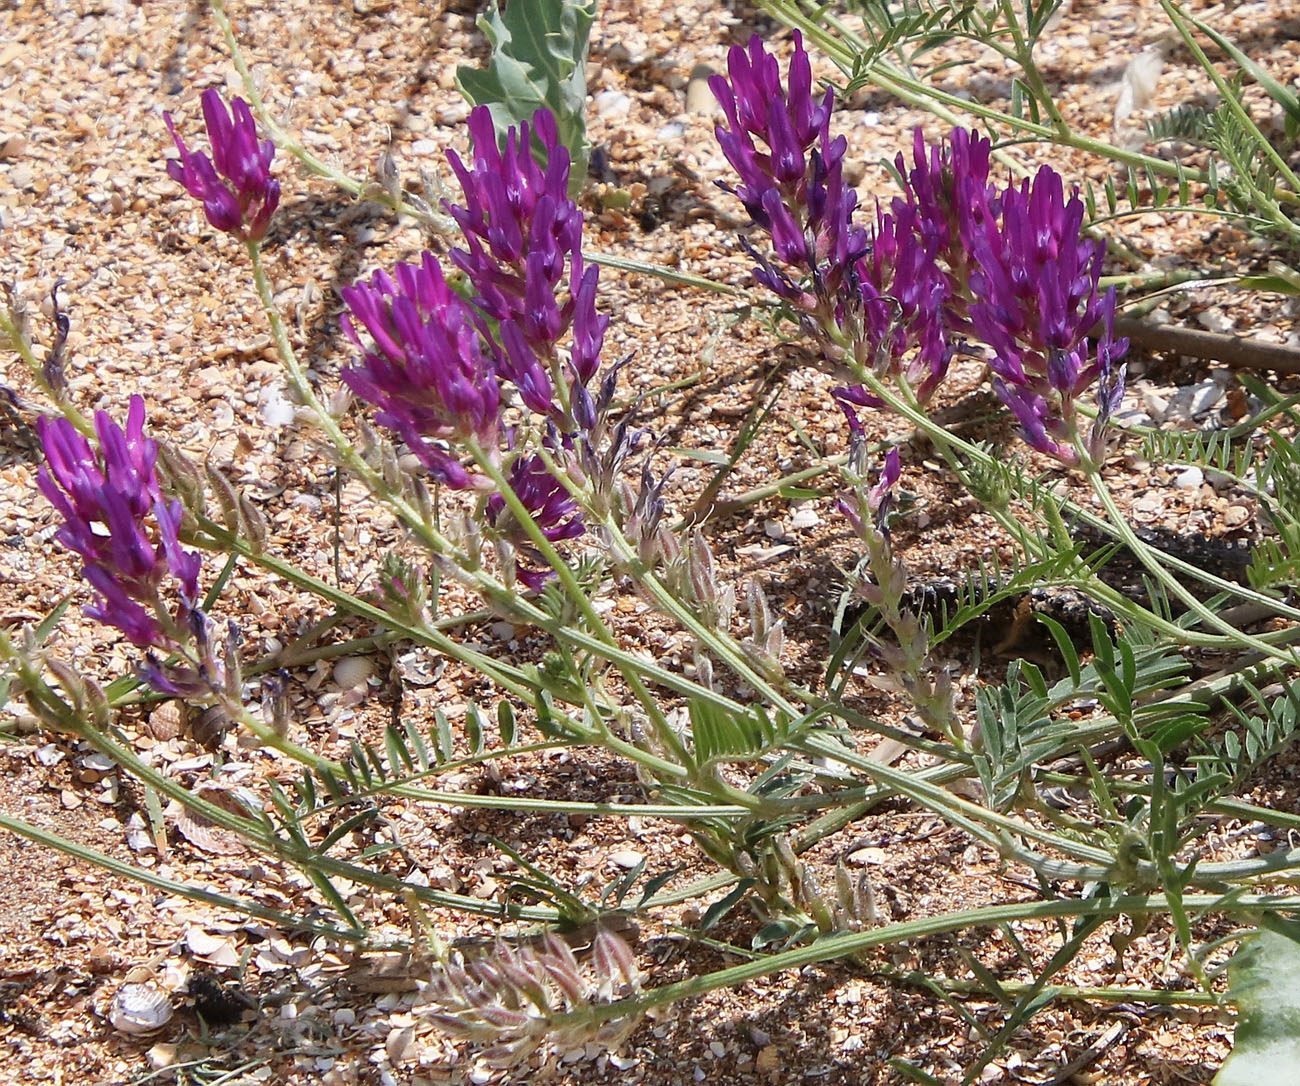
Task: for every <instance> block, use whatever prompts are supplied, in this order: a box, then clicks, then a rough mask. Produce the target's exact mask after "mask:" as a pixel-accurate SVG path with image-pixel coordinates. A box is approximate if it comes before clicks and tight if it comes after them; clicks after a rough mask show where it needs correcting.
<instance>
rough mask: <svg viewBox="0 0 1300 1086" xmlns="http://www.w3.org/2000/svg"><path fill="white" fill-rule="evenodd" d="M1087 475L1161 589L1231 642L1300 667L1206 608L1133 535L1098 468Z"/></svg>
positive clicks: (1117, 527)
mask: <svg viewBox="0 0 1300 1086" xmlns="http://www.w3.org/2000/svg"><path fill="white" fill-rule="evenodd" d="M1086 475H1087V478H1088V482H1089V483H1090V484H1091V485H1092V489H1093V492H1094V493H1095V494H1096V495H1097V497H1098V498H1099V499H1100V500H1101V504H1102V507H1103V508H1104V509H1105V510H1106V513H1107V515H1108V516H1109V518H1110V522H1111V524H1112V525H1113V526H1114V528H1115V530H1116V531H1117V532H1118V533H1119V537H1120V539H1121V540H1122V541H1123V542H1124V544H1125V545H1126V546H1127V547H1128V548H1129V550H1130V551H1132V552H1133V553H1134V554H1135V555H1136V556H1137V557H1138V560H1139V561H1140V562H1141V563H1142V564H1143V565H1144V566H1145V567H1146V568H1147V569H1148V570H1149V571H1150V572H1151V574H1152V575H1153V576H1154V577H1155V578H1156V580H1157V581H1158V582H1159V583H1160V585H1161V587H1163V588H1164V589H1165V590H1166V591H1167V592H1169V593H1170V594H1171V595H1172V596H1174V597H1175V598H1176V599H1178V600H1179V601H1181V602H1182V603H1183V605H1184V606H1186V607H1187V609H1188V610H1189V611H1191V612H1192V613H1193V614H1195V615H1196V616H1197V617H1198V618H1200V619H1201V621H1202V622H1204V623H1205V624H1206V625H1208V626H1210V627H1212V628H1213V629H1216V630H1218V631H1219V632H1220V633H1221V634H1223V635H1224V636H1225V637H1226V638H1228V639H1229V640H1230V641H1234V642H1236V643H1237V644H1239V645H1243V646H1246V647H1248V648H1252V649H1254V650H1255V651H1256V652H1259V653H1262V654H1263V655H1264V656H1265V657H1266V658H1272V659H1277V660H1280V661H1282V662H1284V663H1287V664H1300V656H1297V655H1296V653H1295V652H1294V651H1292V652H1283V651H1281V650H1280V649H1279V648H1277V647H1274V646H1273V645H1270V644H1269V643H1268V642H1266V641H1263V640H1261V639H1260V638H1258V637H1255V636H1253V635H1252V634H1248V633H1246V632H1244V631H1243V630H1238V629H1237V628H1236V627H1234V626H1233V625H1232V624H1231V623H1228V622H1225V621H1224V620H1223V619H1222V618H1220V617H1219V616H1218V615H1217V614H1215V613H1214V612H1213V611H1211V610H1210V609H1209V608H1208V607H1206V606H1205V604H1203V603H1202V602H1201V601H1200V600H1198V599H1197V598H1196V597H1195V596H1193V595H1192V594H1191V592H1189V591H1188V590H1187V589H1186V588H1185V587H1184V586H1183V585H1182V583H1181V582H1180V581H1178V580H1177V579H1176V578H1175V577H1173V576H1172V575H1171V574H1170V572H1169V570H1168V569H1167V568H1165V566H1164V565H1163V564H1162V563H1161V562H1159V561H1157V559H1156V558H1155V556H1154V555H1153V554H1152V553H1151V548H1150V547H1148V546H1147V544H1145V543H1143V542H1142V540H1140V539H1139V538H1138V537H1137V533H1136V532H1134V531H1133V528H1132V526H1131V525H1130V524H1129V522H1128V520H1127V519H1126V518H1125V516H1124V514H1123V513H1122V512H1120V509H1119V506H1117V505H1116V504H1115V499H1114V497H1112V495H1111V493H1110V488H1109V487H1107V486H1106V483H1105V481H1104V480H1103V479H1102V477H1101V473H1100V472H1099V471H1097V470H1096V468H1092V469H1089V470H1088V471H1087V472H1086ZM1184 637H1187V638H1188V639H1189V640H1190V635H1189V634H1188V633H1184Z"/></svg>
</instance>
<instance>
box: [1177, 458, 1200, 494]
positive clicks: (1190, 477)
mask: <svg viewBox="0 0 1300 1086" xmlns="http://www.w3.org/2000/svg"><path fill="white" fill-rule="evenodd" d="M1203 482H1205V472H1203V471H1202V470H1201V469H1200V468H1198V467H1197V466H1196V465H1195V464H1193V465H1192V466H1191V467H1190V468H1185V469H1183V470H1182V471H1180V472H1179V473H1178V474H1177V475H1175V476H1174V486H1176V487H1177V488H1178V489H1179V490H1196V489H1198V488H1199V487H1200V485H1201V484H1202V483H1203Z"/></svg>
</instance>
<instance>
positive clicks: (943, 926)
mask: <svg viewBox="0 0 1300 1086" xmlns="http://www.w3.org/2000/svg"><path fill="white" fill-rule="evenodd" d="M1183 904H1184V905H1185V906H1187V907H1188V908H1190V909H1207V910H1209V909H1217V910H1218V911H1220V912H1224V913H1228V914H1236V913H1252V912H1258V911H1260V910H1269V911H1274V912H1289V911H1293V910H1296V909H1300V897H1294V896H1291V897H1282V896H1279V895H1272V894H1264V895H1241V896H1236V897H1224V896H1221V895H1218V894H1189V895H1187V896H1186V897H1184V898H1183ZM1167 911H1168V903H1167V902H1166V901H1165V898H1164V896H1163V895H1162V894H1150V895H1147V894H1129V895H1124V896H1122V897H1109V898H1107V897H1096V898H1086V899H1079V900H1059V899H1058V900H1053V901H1030V902H1021V903H1016V904H1010V905H985V906H982V907H980V908H976V909H962V910H958V911H954V912H949V913H943V914H942V915H939V916H931V917H924V918H922V919H918V920H907V921H904V922H901V923H896V924H887V925H885V926H884V927H879V928H872V929H870V930H869V931H860V932H853V933H851V934H846V935H830V936H826V937H824V938H822V939H818V940H817V941H816V942H814V943H811V944H810V945H808V946H802V947H796V948H795V949H794V950H787V951H783V952H782V953H780V954H773V955H771V956H770V957H765V958H759V959H758V960H757V961H752V962H744V963H742V964H740V965H735V966H732V967H730V968H728V969H720V970H718V971H717V972H714V973H708V974H705V975H703V976H697V977H691V978H690V979H688V980H684V981H679V982H678V983H676V984H667V985H664V986H663V987H662V988H654V989H651V990H650V991H649V992H646V993H644V994H642V995H640V996H638V997H637V998H634V999H623V1000H619V1001H618V1002H616V1003H605V1004H600V1005H597V1006H592V1007H583V1008H582V1009H580V1010H576V1011H573V1012H571V1013H569V1014H563V1015H556V1016H555V1017H554V1018H552V1019H550V1025H551V1027H552V1028H553V1029H561V1028H566V1027H570V1026H583V1025H595V1024H596V1023H599V1022H606V1021H609V1020H610V1019H613V1018H625V1017H628V1016H632V1015H640V1014H644V1013H645V1012H646V1011H648V1010H650V1009H652V1008H654V1007H663V1006H667V1005H669V1004H671V1003H678V1002H680V1001H681V1000H683V999H692V998H695V997H698V996H702V995H706V994H707V993H709V992H714V991H717V990H718V989H720V988H735V987H737V986H738V985H741V984H744V983H746V982H747V981H751V980H758V979H759V978H761V977H767V976H771V975H772V974H774V973H781V972H785V971H786V970H792V969H802V968H805V967H806V966H809V965H816V964H817V963H819V962H828V961H835V960H837V959H841V958H848V957H851V956H853V955H860V954H862V953H863V952H865V951H868V950H872V949H874V948H876V947H882V946H890V945H894V944H902V943H904V942H910V941H912V940H916V939H921V938H924V937H926V936H928V935H945V934H947V933H949V932H954V931H962V930H964V929H969V928H984V927H996V926H997V925H999V924H1005V923H1010V922H1012V921H1016V920H1052V919H1057V918H1066V917H1100V918H1102V919H1111V918H1116V917H1121V916H1149V915H1159V914H1161V913H1164V912H1167Z"/></svg>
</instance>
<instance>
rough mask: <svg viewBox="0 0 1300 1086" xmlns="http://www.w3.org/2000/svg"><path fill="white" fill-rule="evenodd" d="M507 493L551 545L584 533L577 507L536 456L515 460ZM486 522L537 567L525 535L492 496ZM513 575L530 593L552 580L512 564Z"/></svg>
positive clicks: (499, 498)
mask: <svg viewBox="0 0 1300 1086" xmlns="http://www.w3.org/2000/svg"><path fill="white" fill-rule="evenodd" d="M508 480H509V483H510V489H511V490H513V491H514V492H515V494H516V495H517V496H518V498H519V500H520V501H521V502H522V503H523V505H524V507H525V508H526V509H527V510H528V512H529V513H530V514H531V515H532V518H533V520H535V521H536V522H537V525H538V527H540V528H541V529H542V534H543V535H544V536H545V537H546V538H547V539H548V540H550V541H551V542H552V543H558V542H559V541H560V540H563V539H576V538H577V537H578V536H580V535H582V534H583V532H585V531H586V528H585V526H584V525H583V523H582V517H581V515H580V514H579V512H578V503H577V502H576V501H574V499H573V495H572V494H570V493H569V491H568V490H567V489H566V488H565V487H564V485H563V484H562V483H561V482H560V481H559V480H558V479H556V478H555V476H554V475H552V474H551V473H550V471H548V470H547V468H546V461H545V460H543V459H542V457H541V456H540V455H538V454H533V455H532V456H526V457H519V458H518V459H517V460H515V462H514V464H512V465H511V468H510V474H509V476H508ZM486 511H487V516H488V519H489V520H490V521H491V522H492V523H493V524H494V525H495V527H496V529H497V531H498V532H499V533H500V534H501V535H502V536H504V537H505V538H506V539H508V540H510V542H511V543H513V544H514V546H515V549H516V551H517V552H518V553H520V554H523V555H527V556H529V558H530V559H531V560H532V561H534V562H538V563H540V561H541V557H540V555H538V554H537V552H536V549H535V548H534V547H533V546H532V545H531V543H530V542H529V537H528V535H527V533H525V532H524V530H523V529H522V527H520V525H519V524H518V523H517V522H516V521H515V519H514V517H513V516H512V515H511V513H510V511H509V510H508V509H507V508H506V502H505V499H504V498H503V497H502V496H501V495H500V494H493V495H492V497H491V498H489V499H488V502H487V510H486ZM515 575H516V576H517V577H518V578H519V580H520V581H522V582H523V583H524V584H525V585H526V586H527V587H529V588H531V589H538V588H541V587H542V585H543V584H545V583H546V581H547V579H548V578H549V577H550V576H552V574H551V572H550V571H549V570H547V569H542V570H533V569H528V568H527V567H525V566H523V565H520V564H518V563H517V564H516V567H515Z"/></svg>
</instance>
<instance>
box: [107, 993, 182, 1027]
mask: <svg viewBox="0 0 1300 1086" xmlns="http://www.w3.org/2000/svg"><path fill="white" fill-rule="evenodd" d="M172 1012H173V1007H172V1000H171V996H170V995H168V994H167V993H166V992H164V991H163V990H162V989H161V988H159V987H157V986H156V985H153V984H124V985H122V987H121V988H119V989H118V991H117V995H115V996H114V997H113V1004H112V1006H111V1007H110V1008H109V1011H108V1020H109V1021H110V1022H111V1023H112V1024H113V1028H114V1029H118V1030H121V1031H122V1032H123V1033H130V1034H133V1035H136V1034H143V1033H153V1032H154V1031H155V1030H160V1029H162V1028H163V1026H165V1025H166V1024H167V1023H168V1022H170V1021H171V1018H172Z"/></svg>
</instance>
